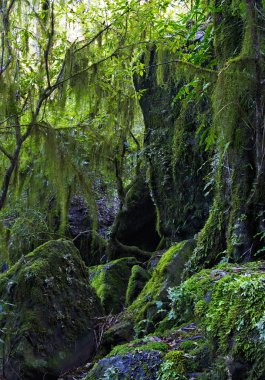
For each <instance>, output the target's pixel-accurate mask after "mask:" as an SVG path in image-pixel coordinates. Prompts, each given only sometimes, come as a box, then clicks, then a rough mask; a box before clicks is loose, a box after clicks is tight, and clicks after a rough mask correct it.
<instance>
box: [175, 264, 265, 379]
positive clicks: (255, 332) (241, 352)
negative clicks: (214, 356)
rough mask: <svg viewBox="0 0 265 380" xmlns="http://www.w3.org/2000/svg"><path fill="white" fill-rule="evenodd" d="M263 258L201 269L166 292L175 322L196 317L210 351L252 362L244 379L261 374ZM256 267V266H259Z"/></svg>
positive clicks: (264, 313) (263, 348) (264, 324)
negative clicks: (172, 290)
mask: <svg viewBox="0 0 265 380" xmlns="http://www.w3.org/2000/svg"><path fill="white" fill-rule="evenodd" d="M263 267H264V263H262V262H260V263H257V264H255V265H253V264H247V265H244V266H241V267H236V266H235V265H232V264H226V265H224V264H223V265H220V266H217V267H216V268H214V269H208V270H203V271H201V272H199V273H197V274H196V275H194V276H192V277H191V278H190V279H188V280H187V281H186V282H185V283H183V285H181V286H180V287H179V288H176V289H175V293H174V292H173V293H171V299H172V303H173V309H174V311H173V314H171V316H172V315H174V313H175V317H176V320H177V321H178V322H177V323H179V322H181V321H183V320H185V319H191V318H195V319H196V320H197V323H198V325H199V326H200V327H201V328H202V329H203V330H204V333H205V335H206V337H207V339H208V341H209V342H210V346H211V348H212V351H213V352H214V353H216V352H217V353H218V354H220V355H230V356H231V357H232V358H233V360H238V361H240V362H248V363H252V364H251V367H252V371H251V372H249V373H248V374H247V375H246V379H251V380H253V379H262V378H264V361H263V358H264V354H265V301H264V296H263V294H264V291H265V274H264V271H263V269H262V268H263ZM259 268H260V269H259Z"/></svg>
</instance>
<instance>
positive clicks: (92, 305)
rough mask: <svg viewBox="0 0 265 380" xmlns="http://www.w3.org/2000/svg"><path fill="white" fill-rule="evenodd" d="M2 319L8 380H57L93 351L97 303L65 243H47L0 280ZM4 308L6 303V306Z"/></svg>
mask: <svg viewBox="0 0 265 380" xmlns="http://www.w3.org/2000/svg"><path fill="white" fill-rule="evenodd" d="M0 293H1V298H2V299H3V300H4V301H5V304H4V305H8V304H12V305H14V306H10V311H9V315H8V317H7V318H6V320H3V319H2V321H1V324H2V327H4V328H5V329H6V330H5V331H6V334H5V335H6V339H5V340H6V363H5V368H4V369H5V373H6V377H7V379H8V380H17V379H27V380H33V379H34V380H36V379H42V378H45V379H57V378H58V376H59V375H60V373H61V372H62V371H64V370H66V369H68V368H71V367H72V366H76V365H79V364H81V363H82V362H83V361H85V360H88V359H89V357H90V356H91V354H92V353H93V352H94V349H95V345H96V342H95V329H96V325H97V319H96V318H97V317H100V316H101V315H102V308H101V305H100V302H99V300H98V298H97V296H96V294H95V292H94V289H92V287H91V286H90V285H89V278H88V274H87V271H86V268H85V266H84V264H83V261H82V259H81V257H80V255H79V252H78V251H77V249H76V248H75V247H74V245H73V244H72V243H71V242H69V241H63V240H58V241H50V242H48V243H45V244H44V245H42V246H40V247H38V248H37V249H36V250H35V251H33V252H32V253H30V254H28V255H27V256H24V257H23V258H22V259H21V260H20V261H19V262H18V263H17V264H15V265H14V266H13V267H12V268H11V269H10V270H9V271H8V272H6V273H5V274H3V275H2V276H1V277H0ZM7 303H8V304H7Z"/></svg>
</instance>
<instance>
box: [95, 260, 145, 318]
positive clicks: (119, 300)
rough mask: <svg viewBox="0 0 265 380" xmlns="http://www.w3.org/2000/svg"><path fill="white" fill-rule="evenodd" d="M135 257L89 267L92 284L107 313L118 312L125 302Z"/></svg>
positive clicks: (135, 262) (135, 261)
mask: <svg viewBox="0 0 265 380" xmlns="http://www.w3.org/2000/svg"><path fill="white" fill-rule="evenodd" d="M135 264H137V260H136V259H135V258H134V257H125V258H123V259H117V260H114V261H110V262H109V263H107V264H103V265H97V266H95V267H90V268H89V276H90V281H91V285H92V286H93V287H94V288H95V290H96V293H97V295H98V297H99V298H100V301H101V303H102V305H103V307H104V309H105V311H106V313H114V314H115V313H118V312H120V311H121V310H122V308H123V306H124V304H125V296H126V289H127V286H128V281H129V278H130V275H131V269H132V267H133V266H134V265H135Z"/></svg>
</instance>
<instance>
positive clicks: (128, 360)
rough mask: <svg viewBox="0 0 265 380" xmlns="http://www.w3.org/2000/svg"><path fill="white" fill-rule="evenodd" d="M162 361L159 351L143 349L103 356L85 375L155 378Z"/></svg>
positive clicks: (111, 377) (122, 379) (149, 379)
mask: <svg viewBox="0 0 265 380" xmlns="http://www.w3.org/2000/svg"><path fill="white" fill-rule="evenodd" d="M161 362H162V355H161V352H159V351H143V352H134V353H128V354H125V355H118V356H112V357H108V358H104V359H102V360H100V361H99V362H98V364H96V366H95V367H94V368H93V369H92V370H91V371H90V372H89V374H88V375H87V376H86V377H85V380H89V379H102V378H104V379H119V380H126V379H134V380H143V379H148V380H156V379H157V372H158V370H159V367H160V364H161Z"/></svg>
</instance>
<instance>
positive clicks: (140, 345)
mask: <svg viewBox="0 0 265 380" xmlns="http://www.w3.org/2000/svg"><path fill="white" fill-rule="evenodd" d="M168 348H169V347H168V345H167V344H166V343H163V342H148V341H146V342H144V341H143V340H141V339H137V340H134V341H132V342H130V343H128V344H121V345H119V346H116V347H114V348H113V350H112V351H111V352H110V354H109V355H108V356H116V355H124V354H127V353H128V352H132V351H153V350H157V351H161V352H165V351H167V350H168Z"/></svg>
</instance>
